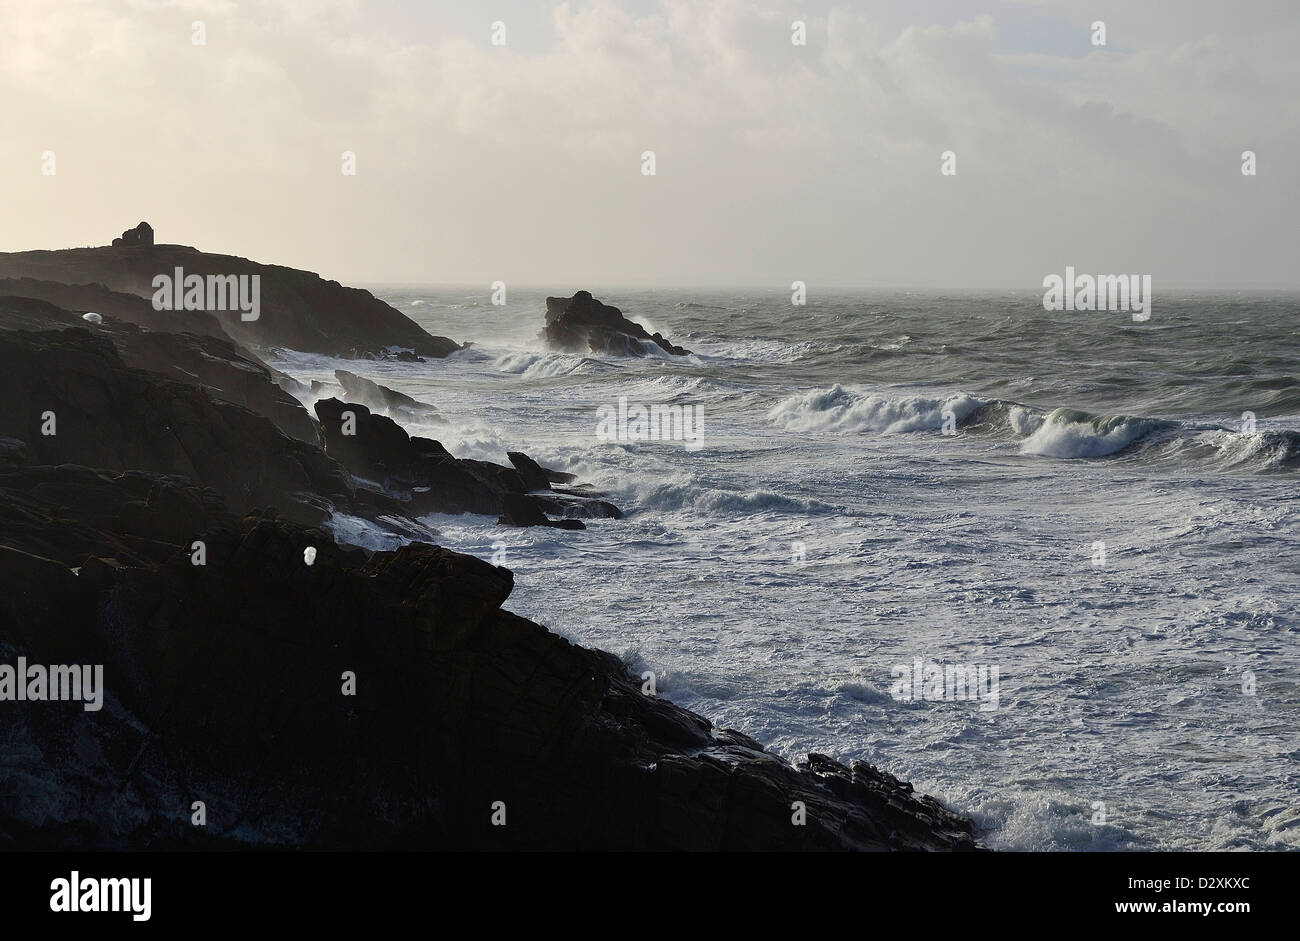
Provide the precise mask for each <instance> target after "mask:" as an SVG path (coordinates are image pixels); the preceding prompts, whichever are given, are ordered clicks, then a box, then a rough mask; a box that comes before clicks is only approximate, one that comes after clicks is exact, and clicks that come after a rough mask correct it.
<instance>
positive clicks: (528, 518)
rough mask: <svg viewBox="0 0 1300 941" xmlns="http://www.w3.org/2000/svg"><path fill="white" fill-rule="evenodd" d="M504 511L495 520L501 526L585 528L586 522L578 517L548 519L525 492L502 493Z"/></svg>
mask: <svg viewBox="0 0 1300 941" xmlns="http://www.w3.org/2000/svg"><path fill="white" fill-rule="evenodd" d="M502 498H503V500H504V503H505V512H504V513H502V514H501V518H500V519H498V520H497V522H498V523H501V524H502V525H503V526H551V527H554V528H555V529H586V528H587V527H586V524H584V523H583V522H582V520H578V519H560V520H553V519H549V518H548V517H547V515H546V514H545V513H543V512H542V511H541V510H540V509H538V508H537V503H536V501H534V500H533V499H531V498H530V497H529V495H528V494H525V493H505V494H503V495H502Z"/></svg>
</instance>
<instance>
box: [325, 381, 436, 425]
mask: <svg viewBox="0 0 1300 941" xmlns="http://www.w3.org/2000/svg"><path fill="white" fill-rule="evenodd" d="M334 378H335V379H337V380H338V382H339V386H340V387H342V389H343V395H344V396H345V397H346V398H347V400H348V401H349V402H360V403H361V404H362V405H364V406H366V407H367V408H369V409H371V410H372V411H379V410H384V411H389V412H398V413H399V414H403V415H407V416H410V417H412V418H423V419H425V420H426V421H427V420H429V419H430V418H431V417H436V413H437V411H438V410H437V409H436V408H434V407H433V406H432V405H428V404H426V403H424V402H417V401H416V400H415V399H413V398H411V397H410V396H409V395H406V394H405V393H403V392H398V391H397V390H396V389H390V388H388V387H387V386H381V385H380V384H379V383H377V382H374V381H372V380H370V379H367V378H365V377H364V376H358V375H357V374H356V373H353V372H348V371H347V370H346V369H336V370H334Z"/></svg>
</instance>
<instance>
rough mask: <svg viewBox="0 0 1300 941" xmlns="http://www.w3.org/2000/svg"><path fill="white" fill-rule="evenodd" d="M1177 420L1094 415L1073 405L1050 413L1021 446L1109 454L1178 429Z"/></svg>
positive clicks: (1058, 453) (1049, 453) (1046, 453)
mask: <svg viewBox="0 0 1300 941" xmlns="http://www.w3.org/2000/svg"><path fill="white" fill-rule="evenodd" d="M1178 427H1179V426H1178V423H1177V422H1171V421H1163V420H1161V419H1158V418H1133V417H1130V416H1128V415H1092V414H1090V413H1088V412H1084V411H1080V410H1078V409H1072V408H1058V409H1056V410H1055V411H1053V412H1052V413H1051V414H1049V415H1048V416H1047V417H1046V418H1045V419H1044V420H1043V422H1042V423H1041V424H1040V425H1039V426H1038V428H1037V429H1036V430H1035V431H1034V432H1033V433H1032V434H1030V435H1029V437H1028V438H1027V439H1025V442H1024V443H1023V444H1022V445H1021V446H1020V451H1021V453H1022V454H1037V455H1041V456H1043V457H1065V458H1070V457H1105V456H1106V455H1108V454H1115V453H1116V452H1119V451H1122V450H1124V449H1125V448H1127V447H1129V446H1130V445H1131V444H1133V443H1134V442H1136V441H1138V440H1140V439H1142V438H1145V437H1146V436H1147V435H1150V434H1152V433H1155V432H1169V431H1175V430H1177V429H1178Z"/></svg>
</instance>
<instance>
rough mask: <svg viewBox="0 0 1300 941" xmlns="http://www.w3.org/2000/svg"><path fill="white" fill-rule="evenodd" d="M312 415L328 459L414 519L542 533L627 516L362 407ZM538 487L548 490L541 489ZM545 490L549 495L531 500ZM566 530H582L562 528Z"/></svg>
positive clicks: (325, 408)
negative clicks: (459, 518)
mask: <svg viewBox="0 0 1300 941" xmlns="http://www.w3.org/2000/svg"><path fill="white" fill-rule="evenodd" d="M314 408H315V411H316V416H317V418H319V419H320V424H321V429H322V431H323V432H324V435H325V450H326V453H327V454H329V455H330V456H331V457H333V458H335V459H336V460H337V461H339V462H340V463H341V464H342V465H343V466H344V467H346V468H347V469H348V470H349V471H351V472H352V473H353V474H354V475H356V476H357V477H358V478H360V479H362V480H364V481H367V482H370V483H373V484H375V485H377V486H379V487H382V488H383V490H384V491H385V492H386V493H388V494H390V495H392V496H394V497H396V498H397V499H398V500H399V501H401V505H402V506H403V507H404V508H405V512H406V514H407V515H409V516H423V515H424V514H426V513H484V514H490V515H493V516H500V517H501V522H502V523H503V524H506V525H513V526H537V525H551V524H552V522H553V521H551V520H548V519H547V518H546V515H545V514H546V513H553V514H555V515H558V516H561V517H564V518H565V519H569V520H573V521H574V522H576V521H577V519H578V518H579V517H586V518H589V519H592V518H595V519H608V518H613V519H618V518H620V517H622V515H623V514H622V513H621V512H620V511H619V509H618V507H616V506H614V505H613V504H612V503H609V502H608V501H606V500H603V499H602V498H601V497H600V495H599V494H586V493H580V492H573V491H568V492H564V493H559V492H553V491H551V488H550V485H549V484H548V483H547V482H546V481H545V480H541V481H538V480H536V479H532V480H526V479H525V478H524V476H523V475H522V474H520V473H519V471H517V470H515V469H514V468H511V467H505V466H503V465H501V464H493V463H492V462H490V461H474V460H467V459H462V458H457V457H454V456H453V455H452V454H451V452H449V451H448V450H447V449H446V448H444V447H443V446H442V444H441V443H440V442H438V441H435V440H433V439H432V438H423V437H420V436H419V435H415V436H411V435H408V434H407V433H406V431H405V429H403V428H402V426H401V425H399V424H398V423H397V422H395V421H393V420H392V419H391V418H388V417H387V416H384V415H376V414H375V413H373V412H371V411H370V409H368V408H366V406H364V405H362V404H360V403H355V402H343V401H340V400H339V399H336V398H329V399H321V400H320V401H318V402H316V404H315V406H314ZM525 457H526V455H525ZM533 463H534V466H536V465H535V462H533ZM538 469H539V470H540V468H538ZM539 484H540V485H544V486H535V485H539ZM539 489H540V490H544V491H547V492H546V493H532V492H530V491H536V490H539ZM516 498H518V499H516ZM527 507H531V510H529V509H527ZM560 526H561V528H565V529H581V528H583V527H582V526H581V525H578V526H573V525H571V524H570V523H564V522H562V523H561V524H560Z"/></svg>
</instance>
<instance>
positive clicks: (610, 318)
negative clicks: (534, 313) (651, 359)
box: [542, 291, 690, 356]
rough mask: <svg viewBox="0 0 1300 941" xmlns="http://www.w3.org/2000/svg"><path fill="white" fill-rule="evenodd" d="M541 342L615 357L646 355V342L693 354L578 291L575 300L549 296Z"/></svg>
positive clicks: (614, 308)
mask: <svg viewBox="0 0 1300 941" xmlns="http://www.w3.org/2000/svg"><path fill="white" fill-rule="evenodd" d="M542 339H543V340H545V341H546V343H547V344H548V345H549V346H550V347H551V348H553V349H557V350H566V351H569V352H577V353H585V352H587V351H589V350H590V351H591V352H593V353H608V354H612V355H615V356H644V355H645V353H646V350H645V347H644V345H643V344H642V341H643V340H644V341H646V342H649V343H654V344H655V345H656V346H658V347H659V348H660V349H662V350H664V351H665V352H667V353H671V354H673V355H674V356H686V355H688V354H689V353H690V350H686V349H683V348H682V347H680V346H674V345H673V344H672V343H669V342H668V341H667V340H666V339H664V337H663V335H662V334H659V333H654V334H651V333H649V332H647V331H646V329H645V327H643V326H641V325H640V324H639V323H634V322H633V321H631V320H628V319H627V318H626V317H624V316H623V312H622V311H621V310H619V309H618V308H617V307H610V306H609V305H607V304H602V303H601V302H600V301H598V300H596V299H595V298H594V297H592V296H591V292H590V291H579V292H578V293H577V294H575V295H573V297H548V298H547V299H546V326H545V327H544V328H543V330H542Z"/></svg>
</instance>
